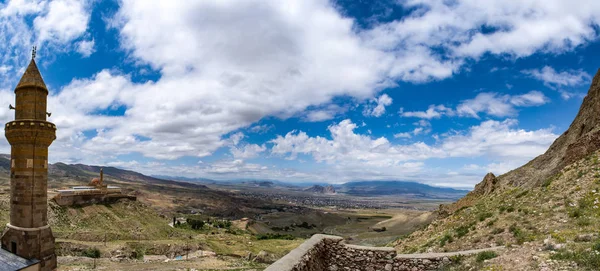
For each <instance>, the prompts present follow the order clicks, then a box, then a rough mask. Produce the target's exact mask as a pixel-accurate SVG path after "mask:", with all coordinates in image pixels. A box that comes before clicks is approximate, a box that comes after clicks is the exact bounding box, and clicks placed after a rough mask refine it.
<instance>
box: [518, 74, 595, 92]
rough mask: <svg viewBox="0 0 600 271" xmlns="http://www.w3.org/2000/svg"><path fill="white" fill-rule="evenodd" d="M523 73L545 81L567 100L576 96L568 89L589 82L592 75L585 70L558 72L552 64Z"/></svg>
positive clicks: (545, 83)
mask: <svg viewBox="0 0 600 271" xmlns="http://www.w3.org/2000/svg"><path fill="white" fill-rule="evenodd" d="M521 72H522V73H524V74H526V75H528V76H530V77H532V78H535V79H537V80H539V81H542V82H544V85H546V86H547V87H549V88H552V89H556V90H558V92H559V93H560V94H561V97H562V98H563V99H565V100H568V99H570V98H571V97H573V96H575V94H574V93H573V92H572V91H570V90H568V89H571V88H574V87H578V86H582V85H586V84H589V82H590V81H591V78H592V77H591V76H590V75H589V74H588V73H587V72H584V71H583V70H572V69H571V70H565V71H561V72H557V71H556V70H554V68H552V67H550V66H545V67H543V68H542V69H539V70H535V69H534V70H523V71H521Z"/></svg>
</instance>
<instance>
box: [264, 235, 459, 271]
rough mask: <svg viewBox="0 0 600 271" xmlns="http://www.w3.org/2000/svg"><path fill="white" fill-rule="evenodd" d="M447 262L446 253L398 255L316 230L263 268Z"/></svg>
mask: <svg viewBox="0 0 600 271" xmlns="http://www.w3.org/2000/svg"><path fill="white" fill-rule="evenodd" d="M448 263H450V259H448V258H447V257H443V258H406V257H398V256H397V254H396V251H395V249H394V248H390V247H364V246H355V245H348V244H345V243H344V241H343V238H341V237H338V236H332V235H323V234H315V235H313V237H311V238H310V239H309V240H307V241H306V242H304V243H303V244H302V245H300V246H299V247H298V248H296V249H294V250H292V251H291V252H290V253H288V254H287V255H285V256H284V257H283V258H281V259H280V260H278V261H277V262H275V263H273V264H272V265H271V266H269V267H268V268H267V269H265V271H326V270H328V271H338V270H339V271H346V270H352V271H355V270H361V271H363V270H364V271H379V270H384V271H397V270H398V271H400V270H407V271H421V270H437V269H439V268H440V267H442V266H443V265H444V264H448Z"/></svg>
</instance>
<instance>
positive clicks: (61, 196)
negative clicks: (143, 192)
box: [53, 169, 137, 206]
mask: <svg viewBox="0 0 600 271" xmlns="http://www.w3.org/2000/svg"><path fill="white" fill-rule="evenodd" d="M119 199H128V200H136V199H137V198H136V196H130V195H126V194H123V192H122V191H121V188H120V187H118V186H113V185H107V184H105V183H104V172H103V171H102V169H100V178H94V179H92V181H91V182H90V183H89V184H88V185H86V186H74V187H71V188H70V189H60V190H58V194H56V196H54V198H53V200H54V201H55V202H56V203H57V204H58V205H60V206H73V205H87V204H96V203H112V202H115V201H117V200H119Z"/></svg>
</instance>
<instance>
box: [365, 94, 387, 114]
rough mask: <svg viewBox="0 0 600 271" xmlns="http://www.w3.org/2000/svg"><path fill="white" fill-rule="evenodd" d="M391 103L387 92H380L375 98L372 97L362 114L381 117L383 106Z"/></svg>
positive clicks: (383, 110)
mask: <svg viewBox="0 0 600 271" xmlns="http://www.w3.org/2000/svg"><path fill="white" fill-rule="evenodd" d="M391 104H392V98H391V97H390V96H388V95H387V94H382V95H381V96H379V98H377V99H373V100H372V101H371V104H368V105H367V106H366V107H365V110H364V112H363V114H364V115H365V116H373V117H381V115H383V114H384V113H385V107H386V106H389V105H391Z"/></svg>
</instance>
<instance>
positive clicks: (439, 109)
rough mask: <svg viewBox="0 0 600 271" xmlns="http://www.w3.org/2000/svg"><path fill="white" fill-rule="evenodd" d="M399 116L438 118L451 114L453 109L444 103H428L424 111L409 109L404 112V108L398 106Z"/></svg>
mask: <svg viewBox="0 0 600 271" xmlns="http://www.w3.org/2000/svg"><path fill="white" fill-rule="evenodd" d="M399 113H400V116H403V117H415V118H422V119H438V118H440V117H441V116H443V115H453V114H454V111H453V110H452V109H451V108H448V107H446V106H444V105H430V106H429V108H428V109H427V110H426V111H409V112H404V108H400V112H399Z"/></svg>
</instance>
